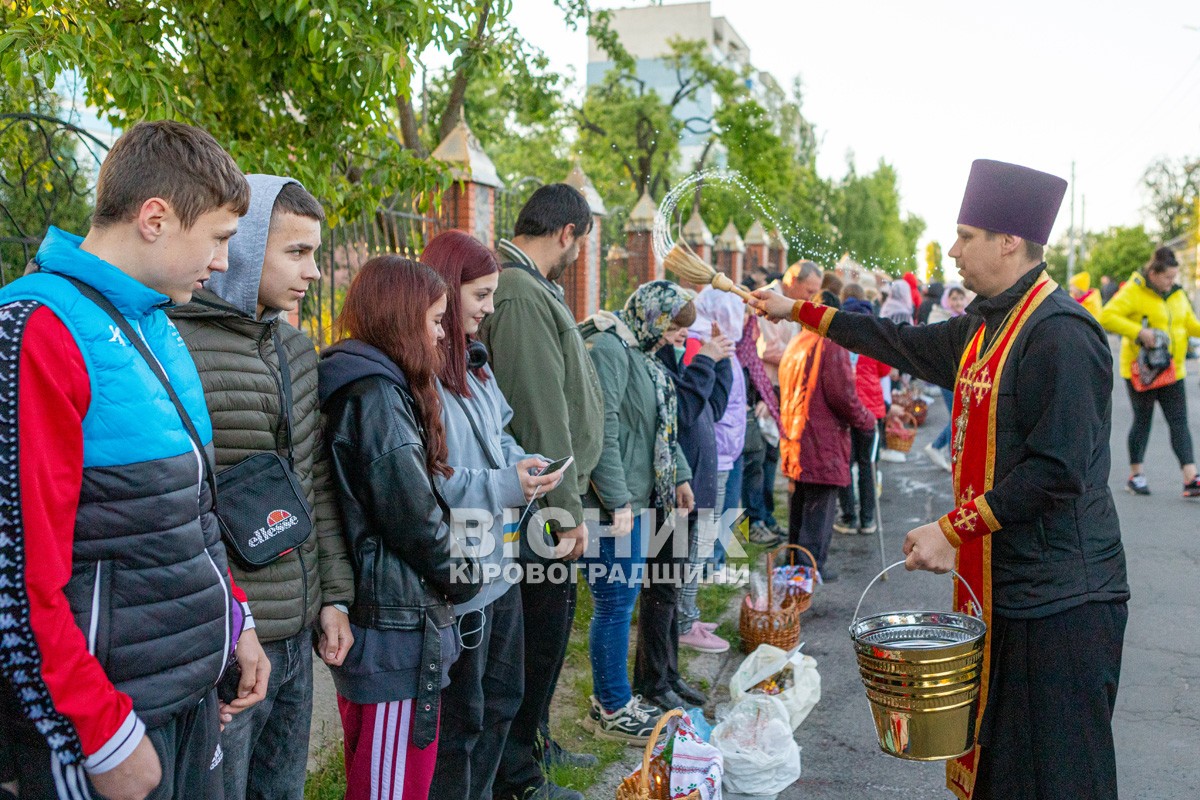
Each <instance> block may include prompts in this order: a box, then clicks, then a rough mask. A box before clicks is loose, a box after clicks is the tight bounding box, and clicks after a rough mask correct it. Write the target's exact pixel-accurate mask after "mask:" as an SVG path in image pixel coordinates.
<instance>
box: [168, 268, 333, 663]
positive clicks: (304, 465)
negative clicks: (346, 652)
mask: <svg viewBox="0 0 1200 800" xmlns="http://www.w3.org/2000/svg"><path fill="white" fill-rule="evenodd" d="M170 316H171V318H172V319H173V320H174V321H175V325H176V326H177V327H178V328H179V332H180V334H181V335H182V336H183V339H184V341H185V342H186V343H187V347H188V350H189V351H190V352H191V354H192V358H193V359H195V361H196V367H197V369H198V370H199V371H200V380H201V382H202V383H203V384H204V397H205V401H206V403H207V404H208V411H209V414H210V415H211V416H212V423H213V444H214V445H215V447H216V456H217V470H218V472H219V471H220V470H223V469H226V468H228V467H232V466H233V465H234V464H237V463H238V462H239V461H241V460H243V459H245V458H247V457H249V456H252V455H254V454H256V453H263V452H269V451H272V450H274V451H276V452H278V453H279V454H280V455H283V456H286V455H287V434H286V431H285V428H284V426H283V424H282V423H283V417H282V411H281V409H282V403H281V399H280V398H281V397H282V394H281V392H282V389H281V386H282V383H281V377H280V371H279V359H278V355H277V354H276V352H275V344H274V340H273V333H278V338H279V341H280V342H281V344H282V347H283V350H284V352H285V353H286V354H287V358H288V364H289V365H290V367H291V375H292V397H293V398H294V402H295V408H294V409H293V412H292V423H293V426H294V427H293V436H292V439H293V447H294V450H295V458H296V475H297V477H298V478H299V479H300V483H301V485H302V486H303V487H304V491H305V492H306V493H307V495H308V501H309V503H310V504H311V505H312V507H313V518H314V519H313V521H314V523H315V524H314V533H313V535H312V536H310V537H309V538H308V540H307V541H305V542H304V544H303V545H302V546H301V547H299V548H297V549H296V550H294V551H292V552H291V553H288V554H287V555H285V556H283V557H282V558H280V559H279V560H278V561H275V562H274V563H272V564H269V565H268V566H266V567H265V568H263V569H260V570H253V571H247V570H244V569H242V568H240V566H239V565H238V563H237V562H236V561H235V560H233V559H231V560H230V561H231V566H232V568H233V573H234V577H235V579H236V580H237V583H238V585H239V586H241V587H242V588H243V589H245V591H246V595H247V597H248V598H249V600H250V609H251V611H253V612H254V619H255V624H256V626H257V632H258V637H259V639H260V640H261V641H264V642H270V641H277V640H280V639H285V638H288V637H290V636H294V635H295V634H297V633H299V632H300V631H301V630H302V629H304V628H306V627H308V626H310V625H312V624H313V622H314V620H315V619H316V617H317V614H318V612H319V611H320V609H321V606H322V605H329V604H332V603H345V604H346V605H349V604H350V603H351V602H352V601H353V598H354V573H353V570H352V568H351V566H350V561H349V558H348V556H347V553H346V545H345V540H344V539H343V537H342V528H341V521H340V517H339V515H338V510H337V505H336V498H335V496H334V494H333V490H332V487H331V486H330V484H329V469H328V461H327V459H326V457H325V449H324V447H322V445H321V424H320V417H319V413H318V408H317V353H316V350H315V349H314V348H313V344H312V342H311V341H310V340H309V339H308V337H307V336H305V335H304V334H303V333H301V332H300V331H299V330H297V329H296V328H294V327H292V326H291V325H289V324H288V323H287V322H285V321H283V320H282V319H280V318H278V317H276V318H272V319H269V320H257V319H254V318H252V317H250V316H248V315H246V314H243V313H241V312H240V311H238V310H237V309H236V308H234V307H233V306H232V305H230V304H229V303H228V302H226V301H225V300H223V299H222V298H221V297H219V296H217V295H216V294H214V293H212V292H210V291H207V290H200V291H197V292H196V294H195V295H194V297H193V299H192V302H190V303H188V304H187V305H184V306H180V307H178V308H175V309H172V310H171V312H170ZM218 502H219V501H218Z"/></svg>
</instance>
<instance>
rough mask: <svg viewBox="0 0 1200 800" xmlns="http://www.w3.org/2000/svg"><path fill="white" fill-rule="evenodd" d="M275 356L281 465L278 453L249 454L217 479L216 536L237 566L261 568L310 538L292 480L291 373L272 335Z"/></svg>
mask: <svg viewBox="0 0 1200 800" xmlns="http://www.w3.org/2000/svg"><path fill="white" fill-rule="evenodd" d="M271 339H272V341H273V342H274V343H275V354H276V355H277V356H278V357H279V376H280V378H281V379H282V384H283V385H282V387H281V388H282V391H281V392H280V395H279V402H280V410H281V415H282V417H283V427H284V430H285V431H286V433H287V460H286V461H285V460H284V459H283V457H282V456H280V455H279V453H277V452H275V451H271V452H268V453H255V454H254V455H252V456H250V457H248V458H245V459H242V460H241V461H239V462H238V463H237V464H234V465H233V466H232V467H229V468H228V469H224V470H221V472H220V473H219V474H218V475H217V484H218V485H219V486H220V488H221V505H220V506H219V507H218V508H217V519H218V520H219V521H220V523H221V535H222V536H223V537H224V538H225V544H226V545H227V546H228V547H229V551H230V552H231V553H232V554H233V556H234V558H236V559H237V561H238V563H239V564H240V565H241V566H243V567H244V568H246V569H248V570H255V569H261V568H263V567H265V566H266V565H268V564H270V563H271V562H272V561H276V560H278V559H279V558H281V557H282V556H284V555H287V554H288V553H290V552H291V551H292V550H295V549H296V548H297V547H299V546H300V545H301V544H303V543H304V542H305V540H306V539H308V537H309V536H310V535H311V534H312V530H313V518H312V506H310V505H309V504H308V498H306V497H305V496H304V487H302V486H301V485H300V480H299V479H298V478H297V477H296V457H295V453H294V452H293V448H292V371H291V368H290V367H289V366H288V360H287V354H286V353H284V351H283V343H282V342H281V341H280V339H279V333H278V331H274V332H272V334H271Z"/></svg>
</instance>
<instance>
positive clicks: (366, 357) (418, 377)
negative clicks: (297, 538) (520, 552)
mask: <svg viewBox="0 0 1200 800" xmlns="http://www.w3.org/2000/svg"><path fill="white" fill-rule="evenodd" d="M446 306H447V291H446V282H445V281H444V280H443V279H442V278H441V277H440V276H439V275H438V274H437V273H436V272H434V271H433V270H431V269H430V268H428V267H426V266H425V265H423V264H420V263H417V262H416V261H412V260H409V259H406V258H400V257H399V256H381V257H378V258H373V259H371V260H370V261H368V262H367V263H366V264H364V265H363V267H362V269H361V270H359V273H358V275H357V276H356V277H355V279H354V282H353V283H351V285H350V290H349V292H348V293H347V295H346V302H345V306H344V307H343V309H342V314H341V316H340V317H339V319H338V322H337V328H338V332H339V337H340V338H339V341H338V343H337V344H335V345H334V346H333V347H330V348H329V349H328V350H326V351H325V353H324V354H323V355H322V358H321V365H320V387H319V392H320V398H321V407H322V411H323V413H324V414H325V417H326V441H327V444H328V447H329V452H330V459H329V462H330V469H331V470H332V472H333V476H334V477H333V481H334V484H335V486H336V488H337V494H338V500H339V505H340V507H341V513H342V522H343V528H344V531H345V535H346V540H347V543H348V545H349V547H350V557H351V562H352V563H353V565H354V573H355V599H354V605H353V606H352V607H351V609H350V624H351V628H352V631H353V633H354V645H353V646H352V647H351V648H350V652H349V653H347V655H346V659H345V661H344V662H343V663H342V665H341V666H340V667H333V668H332V672H333V680H334V685H335V686H336V687H337V694H338V710H339V711H340V712H341V717H342V729H343V733H344V743H343V747H344V750H345V756H346V797H347V798H348V800H382V798H387V799H388V800H394V799H395V798H404V799H405V800H408V798H425V797H427V796H428V794H429V787H430V784H431V782H432V780H433V771H434V765H435V763H436V761H437V750H438V720H439V714H440V702H439V701H440V696H441V691H442V689H443V688H444V687H445V686H446V685H447V684H448V683H449V671H450V667H451V666H452V665H453V664H454V662H455V660H456V659H457V658H458V655H459V651H460V647H459V641H458V635H457V631H456V629H455V626H454V613H453V609H452V606H451V604H452V603H462V602H465V601H467V600H469V599H471V598H472V597H474V596H475V594H476V593H477V592H478V591H479V584H480V574H479V565H478V563H477V562H476V561H475V559H474V558H472V557H471V556H469V555H465V554H464V553H463V551H462V548H461V547H460V546H459V544H458V542H457V541H456V540H455V537H454V534H453V531H452V530H451V529H450V526H449V522H450V516H451V515H450V507H449V505H448V504H447V502H446V501H445V499H444V498H443V497H442V496H441V494H440V492H439V490H438V488H437V485H436V483H435V480H434V479H435V478H438V479H444V478H448V477H450V476H451V475H452V474H453V470H452V469H451V468H450V467H449V466H448V464H447V447H446V435H445V430H444V428H443V426H442V421H441V401H440V400H439V398H438V392H437V385H436V383H437V382H436V378H437V373H438V371H439V370H440V369H441V367H442V360H443V358H442V353H441V351H440V349H439V347H438V342H439V341H440V340H441V339H442V338H443V337H444V335H445V334H444V331H443V329H442V322H443V318H444V315H445V312H446Z"/></svg>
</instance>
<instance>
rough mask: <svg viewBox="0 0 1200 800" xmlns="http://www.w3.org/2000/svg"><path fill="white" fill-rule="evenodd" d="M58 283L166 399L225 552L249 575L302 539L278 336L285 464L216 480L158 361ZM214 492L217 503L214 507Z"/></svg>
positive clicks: (261, 457) (263, 462)
mask: <svg viewBox="0 0 1200 800" xmlns="http://www.w3.org/2000/svg"><path fill="white" fill-rule="evenodd" d="M63 277H64V278H66V279H67V280H69V281H70V282H71V283H72V284H74V286H75V288H76V289H78V290H79V293H80V294H82V295H83V296H84V297H86V298H88V299H89V300H91V301H92V302H93V303H95V304H96V305H97V306H99V307H100V309H101V310H103V311H104V312H105V313H106V314H108V316H109V317H111V318H112V321H113V322H115V323H116V325H117V327H118V328H119V329H120V330H121V332H122V333H123V334H125V338H127V339H128V340H129V343H130V344H131V345H133V347H134V349H136V350H137V351H138V353H139V354H141V356H142V358H143V359H144V360H145V362H146V364H147V365H149V367H150V371H151V372H153V373H154V376H155V377H156V378H158V381H159V383H161V384H162V385H163V388H164V389H166V391H167V396H168V397H170V398H171V403H172V404H174V406H175V411H176V412H178V414H179V418H180V420H182V421H183V427H184V428H185V429H186V430H187V433H188V436H189V437H191V439H192V442H193V443H194V444H195V445H196V450H197V452H198V453H199V454H200V458H201V459H202V460H203V462H204V477H205V480H206V481H207V482H208V487H209V490H210V491H211V492H212V496H213V509H214V511H215V513H216V515H217V521H218V523H220V526H221V534H222V538H223V539H224V540H225V544H226V550H227V552H228V553H230V554H232V555H233V556H234V557H235V558H236V559H237V560H238V561H239V562H240V563H241V565H242V566H244V567H245V568H246V569H248V570H254V569H260V568H262V567H265V566H266V565H267V564H270V563H271V562H272V561H275V560H276V559H278V558H279V557H280V556H282V555H284V554H285V553H288V552H290V551H291V550H293V549H295V548H296V547H298V546H299V545H300V544H301V543H302V542H303V541H304V540H305V539H307V538H308V536H309V534H310V533H311V532H312V528H313V523H312V509H311V507H309V505H308V501H307V500H306V499H305V497H304V490H303V489H302V488H301V486H300V481H299V480H297V479H296V475H295V472H294V471H293V469H294V463H295V462H294V459H293V456H292V420H291V409H292V380H291V371H290V369H289V368H288V363H287V358H285V357H284V353H283V348H282V346H281V344H280V341H279V337H278V334H276V335H275V337H274V342H275V351H276V353H278V354H279V366H280V371H281V373H282V377H283V392H282V396H281V397H280V402H281V403H282V404H283V405H282V408H283V417H284V425H285V426H286V428H287V437H288V460H287V461H286V462H285V461H284V460H283V459H282V458H281V457H280V456H279V454H278V453H274V452H271V453H258V454H256V455H253V456H250V457H249V458H247V459H245V460H243V461H241V462H239V463H238V464H235V465H234V466H232V467H230V468H229V469H226V470H223V471H222V472H221V474H220V475H215V473H214V471H213V468H212V464H210V463H209V461H208V454H207V452H206V451H205V449H204V442H202V441H201V440H200V434H199V433H197V432H196V426H195V425H193V424H192V419H191V417H189V416H188V413H187V410H186V409H185V408H184V407H183V403H182V402H181V401H180V400H179V395H177V394H176V393H175V388H174V387H173V386H171V382H170V381H169V380H168V379H167V376H166V373H164V372H163V370H162V366H161V365H159V363H158V359H156V358H155V357H154V354H153V353H152V352H150V348H149V347H147V346H146V343H145V342H144V341H143V340H142V337H141V335H140V334H138V332H137V331H135V330H134V328H133V326H132V325H130V324H129V320H127V319H125V317H124V315H122V314H121V312H120V311H118V310H117V308H116V306H114V305H113V304H112V302H111V301H109V299H108V298H107V297H105V296H104V295H103V294H101V293H100V292H98V291H97V290H96V289H94V288H93V287H91V286H89V285H88V284H86V283H84V282H83V281H80V280H76V279H75V278H71V277H68V276H65V275H64V276H63ZM218 488H219V489H220V497H221V502H220V505H219V506H218V504H217V494H218V491H217V490H218Z"/></svg>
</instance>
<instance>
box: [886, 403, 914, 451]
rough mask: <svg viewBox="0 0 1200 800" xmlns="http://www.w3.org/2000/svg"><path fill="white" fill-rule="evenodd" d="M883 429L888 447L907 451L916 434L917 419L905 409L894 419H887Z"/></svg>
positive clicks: (910, 447)
mask: <svg viewBox="0 0 1200 800" xmlns="http://www.w3.org/2000/svg"><path fill="white" fill-rule="evenodd" d="M884 430H885V432H886V434H887V436H886V439H887V447H888V449H889V450H895V451H897V452H900V453H907V452H908V451H909V450H912V446H913V439H915V438H916V436H917V419H916V417H914V416H913V415H912V414H910V413H908V412H907V411H905V412H904V413H903V414H901V415H900V416H899V417H898V418H897V419H896V420H888V423H887V426H886V428H885V429H884Z"/></svg>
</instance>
